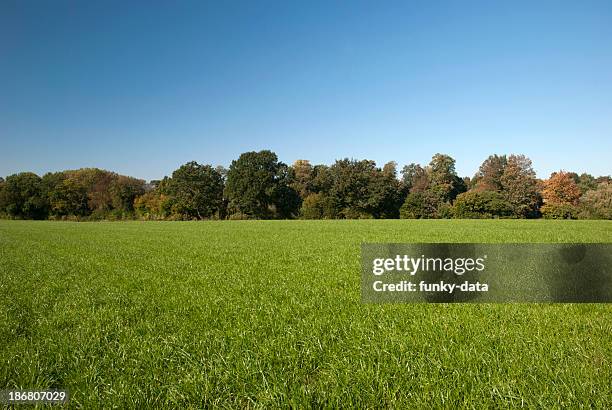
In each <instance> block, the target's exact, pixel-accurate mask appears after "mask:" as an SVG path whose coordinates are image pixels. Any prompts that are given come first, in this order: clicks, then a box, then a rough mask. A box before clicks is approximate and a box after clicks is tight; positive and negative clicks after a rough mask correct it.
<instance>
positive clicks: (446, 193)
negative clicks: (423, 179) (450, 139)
mask: <svg viewBox="0 0 612 410" xmlns="http://www.w3.org/2000/svg"><path fill="white" fill-rule="evenodd" d="M428 171H429V172H428V178H429V187H428V188H427V189H428V191H429V192H431V193H432V194H434V195H436V196H438V198H440V202H446V203H450V202H451V201H453V200H454V199H455V198H456V197H457V195H459V194H460V193H462V192H465V191H466V189H467V187H466V186H465V183H464V181H463V179H461V178H459V177H458V176H457V172H456V171H455V160H454V159H453V158H452V157H450V156H448V155H445V154H436V155H434V156H433V157H432V159H431V162H430V163H429V167H428Z"/></svg>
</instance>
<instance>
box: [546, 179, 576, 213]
mask: <svg viewBox="0 0 612 410" xmlns="http://www.w3.org/2000/svg"><path fill="white" fill-rule="evenodd" d="M542 199H543V200H544V203H545V204H569V205H578V200H579V199H580V188H578V185H576V182H575V181H574V178H572V176H571V174H569V173H567V172H563V171H559V172H554V173H552V174H551V175H550V178H549V179H547V180H546V181H544V189H543V190H542Z"/></svg>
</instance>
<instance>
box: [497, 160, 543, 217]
mask: <svg viewBox="0 0 612 410" xmlns="http://www.w3.org/2000/svg"><path fill="white" fill-rule="evenodd" d="M500 182H501V186H502V190H501V192H502V195H503V196H504V198H505V199H506V201H508V202H509V203H510V204H511V205H512V207H513V213H514V215H515V216H516V217H519V218H535V217H537V216H538V208H539V206H540V203H541V197H540V194H539V192H538V181H537V179H536V175H535V171H534V170H533V167H532V165H531V160H530V159H529V158H527V157H526V156H524V155H510V156H509V157H508V159H507V163H506V166H505V168H504V172H503V174H502V176H501V178H500Z"/></svg>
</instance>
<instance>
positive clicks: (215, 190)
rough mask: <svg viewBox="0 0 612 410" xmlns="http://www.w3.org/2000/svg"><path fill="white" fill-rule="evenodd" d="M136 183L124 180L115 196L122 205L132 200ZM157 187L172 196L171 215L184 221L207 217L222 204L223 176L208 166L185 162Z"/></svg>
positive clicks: (212, 214)
mask: <svg viewBox="0 0 612 410" xmlns="http://www.w3.org/2000/svg"><path fill="white" fill-rule="evenodd" d="M138 181H139V180H132V181H127V180H126V181H125V182H124V184H123V185H122V186H121V190H120V191H119V192H120V194H117V195H118V198H119V200H120V201H121V203H122V204H123V203H127V201H128V199H129V198H130V197H132V198H133V197H134V195H135V192H134V191H135V190H136V188H135V186H137V185H138ZM160 185H163V187H162V192H166V193H167V194H169V195H170V196H172V207H173V212H174V213H176V214H179V215H181V216H182V217H185V218H197V219H203V218H210V217H212V216H214V215H215V213H216V212H218V211H219V210H220V208H221V206H222V204H223V177H222V175H221V174H220V173H219V172H218V171H217V170H215V169H214V168H213V167H211V166H210V165H200V164H198V163H197V162H195V161H191V162H188V163H186V164H184V165H181V166H180V167H179V168H178V169H177V170H175V171H174V172H173V173H172V178H170V179H166V180H164V181H162V182H161V183H160ZM124 201H125V202H124ZM132 201H133V199H132Z"/></svg>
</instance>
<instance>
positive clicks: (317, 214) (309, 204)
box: [300, 194, 325, 219]
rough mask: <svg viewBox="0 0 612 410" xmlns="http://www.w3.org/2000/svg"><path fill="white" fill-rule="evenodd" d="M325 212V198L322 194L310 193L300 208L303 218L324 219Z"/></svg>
mask: <svg viewBox="0 0 612 410" xmlns="http://www.w3.org/2000/svg"><path fill="white" fill-rule="evenodd" d="M324 212H325V208H324V203H323V198H322V195H321V194H310V195H308V196H307V197H306V198H304V201H302V207H301V208H300V217H301V218H302V219H322V218H323V214H324Z"/></svg>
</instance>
